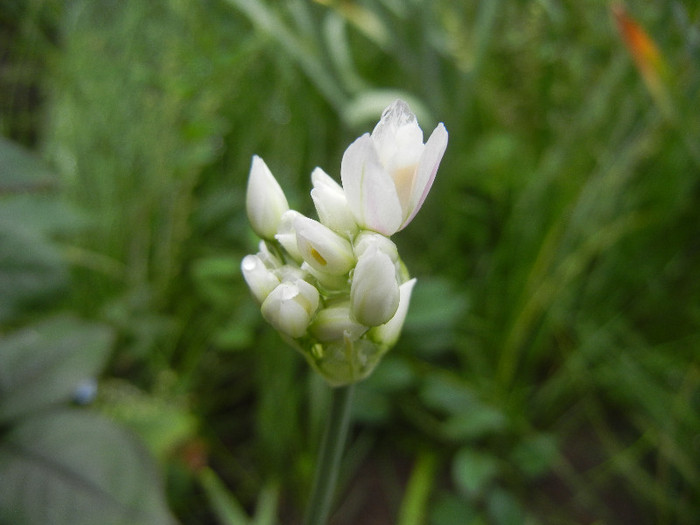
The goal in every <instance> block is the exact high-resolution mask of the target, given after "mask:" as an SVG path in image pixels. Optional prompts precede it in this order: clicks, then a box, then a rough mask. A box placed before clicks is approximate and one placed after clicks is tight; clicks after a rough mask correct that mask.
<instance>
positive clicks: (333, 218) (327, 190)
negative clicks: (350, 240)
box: [311, 168, 357, 236]
mask: <svg viewBox="0 0 700 525" xmlns="http://www.w3.org/2000/svg"><path fill="white" fill-rule="evenodd" d="M311 182H312V183H313V185H314V189H312V190H311V198H312V199H313V201H314V206H316V213H318V218H319V220H320V221H321V223H322V224H324V225H325V226H328V227H329V228H330V229H331V230H333V231H336V232H338V233H340V234H342V235H348V236H349V235H352V234H353V233H355V232H356V231H357V223H356V222H355V219H354V217H353V215H352V212H351V211H350V208H348V200H347V198H346V197H345V192H344V191H343V188H342V187H341V186H340V184H338V183H337V182H336V181H334V180H333V179H332V178H331V177H330V176H329V175H328V174H327V173H326V172H325V171H323V170H322V169H321V168H316V169H315V170H314V171H313V172H312V173H311Z"/></svg>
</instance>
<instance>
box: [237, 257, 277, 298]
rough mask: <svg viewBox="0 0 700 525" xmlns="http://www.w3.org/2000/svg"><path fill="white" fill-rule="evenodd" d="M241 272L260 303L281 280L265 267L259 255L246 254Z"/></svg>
mask: <svg viewBox="0 0 700 525" xmlns="http://www.w3.org/2000/svg"><path fill="white" fill-rule="evenodd" d="M241 272H242V273H243V278H244V279H245V282H246V283H247V284H248V288H250V291H251V292H252V293H253V295H254V296H255V298H256V299H257V300H258V302H259V303H262V302H263V301H264V300H265V299H266V298H267V296H268V295H269V294H270V292H272V290H274V289H275V287H277V285H278V284H279V283H280V280H279V279H278V278H277V277H275V274H273V273H272V272H271V271H270V270H268V269H267V268H266V267H265V265H264V264H263V262H262V260H261V259H260V257H258V256H257V255H246V256H245V257H243V261H241Z"/></svg>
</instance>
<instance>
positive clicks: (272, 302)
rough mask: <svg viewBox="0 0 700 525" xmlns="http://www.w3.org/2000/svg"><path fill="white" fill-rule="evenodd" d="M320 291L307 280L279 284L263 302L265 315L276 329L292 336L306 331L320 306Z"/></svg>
mask: <svg viewBox="0 0 700 525" xmlns="http://www.w3.org/2000/svg"><path fill="white" fill-rule="evenodd" d="M318 300H319V297H318V291H317V290H316V288H314V287H313V286H311V285H310V284H309V283H307V282H306V281H302V280H301V279H297V280H296V281H294V282H283V283H281V284H279V285H278V286H277V287H276V288H275V289H274V290H272V292H271V293H270V294H269V295H268V296H267V299H265V301H264V302H263V304H262V307H261V311H262V315H263V317H264V318H265V319H266V320H267V322H268V323H270V324H271V325H272V326H273V327H274V328H275V330H277V331H279V332H281V333H282V334H284V335H287V336H289V337H292V338H297V337H301V336H303V335H304V334H305V333H306V329H307V328H308V326H309V322H310V321H311V318H312V317H313V315H314V314H315V313H316V309H317V308H318Z"/></svg>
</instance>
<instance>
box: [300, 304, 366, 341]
mask: <svg viewBox="0 0 700 525" xmlns="http://www.w3.org/2000/svg"><path fill="white" fill-rule="evenodd" d="M367 329H368V328H367V327H366V326H364V325H361V324H360V323H358V322H357V321H355V320H353V318H352V316H351V314H350V304H349V303H347V302H343V303H340V304H337V305H332V306H328V307H326V308H324V309H323V310H321V311H320V312H318V314H316V318H315V319H314V322H313V324H312V325H311V333H312V335H313V336H314V337H315V338H316V339H318V340H319V341H321V342H322V343H326V342H330V341H342V340H343V339H344V338H345V337H348V338H349V339H350V340H351V341H354V340H356V339H358V338H359V337H360V336H361V335H362V334H364V333H365V332H366V331H367Z"/></svg>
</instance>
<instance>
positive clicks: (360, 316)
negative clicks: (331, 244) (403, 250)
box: [350, 246, 399, 326]
mask: <svg viewBox="0 0 700 525" xmlns="http://www.w3.org/2000/svg"><path fill="white" fill-rule="evenodd" d="M350 302H351V305H352V313H353V315H354V316H355V319H357V320H358V321H359V322H360V323H362V324H364V325H367V326H377V325H380V324H384V323H386V322H387V321H388V320H389V319H391V318H392V317H393V316H394V314H395V313H396V309H397V308H398V306H399V283H398V282H397V280H396V267H395V265H394V262H393V261H392V260H391V258H390V257H389V256H388V255H387V254H385V253H384V252H382V251H380V250H379V249H377V248H376V247H375V246H371V247H370V248H369V249H367V251H365V252H364V253H363V254H362V256H361V257H360V258H359V259H358V261H357V266H356V267H355V272H354V275H353V279H352V284H351V286H350Z"/></svg>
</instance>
